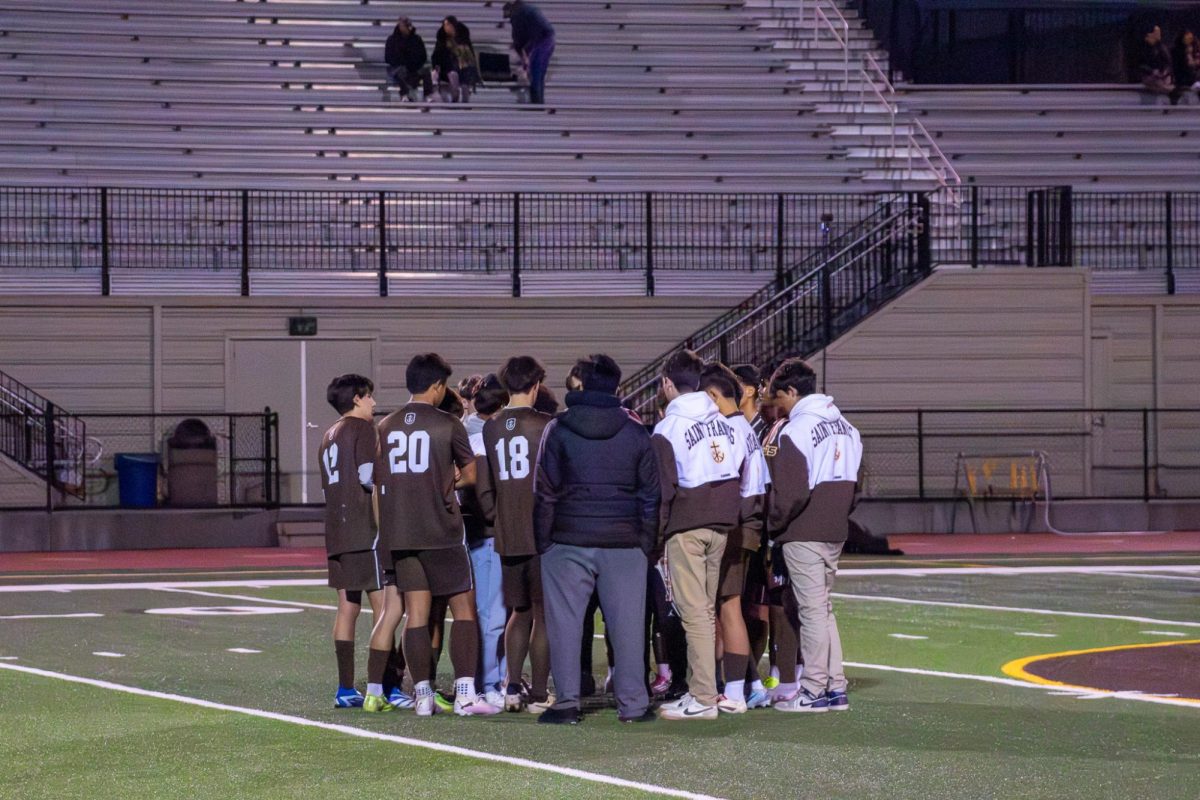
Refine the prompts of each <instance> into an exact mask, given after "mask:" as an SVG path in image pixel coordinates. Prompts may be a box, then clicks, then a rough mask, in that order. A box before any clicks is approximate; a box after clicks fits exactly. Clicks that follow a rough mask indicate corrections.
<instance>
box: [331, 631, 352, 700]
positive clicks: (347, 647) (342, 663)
mask: <svg viewBox="0 0 1200 800" xmlns="http://www.w3.org/2000/svg"><path fill="white" fill-rule="evenodd" d="M333 652H334V654H335V655H336V656H337V667H338V686H340V687H342V688H343V689H353V688H354V642H352V641H346V640H343V639H334V640H333Z"/></svg>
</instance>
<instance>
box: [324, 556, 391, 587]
mask: <svg viewBox="0 0 1200 800" xmlns="http://www.w3.org/2000/svg"><path fill="white" fill-rule="evenodd" d="M329 585H330V586H332V587H333V588H334V589H346V590H347V591H352V592H375V591H378V590H379V589H381V588H383V566H382V565H381V564H380V563H379V556H378V554H377V553H376V552H375V551H374V550H356V551H354V552H352V553H339V554H337V555H335V556H330V557H329Z"/></svg>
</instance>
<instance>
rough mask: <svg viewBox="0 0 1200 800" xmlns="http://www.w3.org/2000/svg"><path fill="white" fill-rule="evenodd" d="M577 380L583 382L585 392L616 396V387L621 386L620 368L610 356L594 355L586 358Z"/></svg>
mask: <svg viewBox="0 0 1200 800" xmlns="http://www.w3.org/2000/svg"><path fill="white" fill-rule="evenodd" d="M579 379H580V380H581V381H583V390H584V391H585V392H604V393H605V394H616V393H617V387H618V386H620V385H621V368H620V367H619V366H617V362H616V361H613V359H612V358H611V357H610V356H607V355H605V354H604V353H594V354H592V355H590V356H588V360H587V366H586V367H584V369H583V373H582V374H581V375H580V376H579Z"/></svg>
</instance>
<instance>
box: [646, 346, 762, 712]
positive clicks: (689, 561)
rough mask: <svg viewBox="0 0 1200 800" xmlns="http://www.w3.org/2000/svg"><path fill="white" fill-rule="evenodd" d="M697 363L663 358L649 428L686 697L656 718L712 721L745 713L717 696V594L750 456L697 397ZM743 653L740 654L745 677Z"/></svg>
mask: <svg viewBox="0 0 1200 800" xmlns="http://www.w3.org/2000/svg"><path fill="white" fill-rule="evenodd" d="M703 369H704V362H703V361H701V360H700V357H699V356H698V355H696V354H695V353H694V352H692V351H690V350H681V351H679V352H677V353H674V354H673V355H672V356H671V357H670V358H668V359H667V362H666V364H665V365H664V367H663V374H662V385H663V391H664V394H665V396H666V398H667V401H668V403H667V408H666V414H665V415H664V416H663V419H662V421H660V422H659V423H658V425H656V426H655V428H654V436H653V439H652V441H653V445H654V450H655V453H656V455H657V457H658V471H659V484H660V486H661V491H662V502H661V505H660V512H659V517H660V526H659V535H660V538H665V540H666V545H665V548H664V554H665V555H666V559H667V565H668V568H669V571H670V576H671V591H672V594H673V596H674V599H675V606H676V607H677V608H678V609H679V616H680V618H681V619H682V621H683V629H684V633H685V636H686V639H687V654H688V692H687V694H685V695H684V696H683V697H681V698H680V699H679V700H677V701H675V702H673V703H668V704H666V705H664V706H663V707H662V708H661V710H660V713H661V715H662V717H663V719H669V720H693V719H716V717H717V715H718V713H719V712H718V708H723V709H724V710H725V711H728V712H731V713H741V712H744V711H745V710H746V703H745V700H743V699H738V701H737V702H736V703H733V702H722V701H725V700H727V699H726V698H722V697H720V696H719V695H718V692H717V678H716V642H715V639H716V617H715V607H716V605H717V589H718V584H719V582H720V576H721V563H722V560H723V557H724V555H725V548H726V544H727V539H728V536H729V533H730V531H733V530H735V529H736V528H737V527H738V524H739V521H740V514H741V508H742V498H743V497H744V496H748V483H747V481H748V473H749V471H748V469H747V462H748V461H749V451H748V449H747V443H746V441H745V437H744V436H743V435H741V434H739V433H738V431H737V429H735V428H734V427H733V426H732V425H730V424H729V422H728V421H727V420H726V419H725V417H724V416H723V415H722V414H721V412H720V411H719V410H718V409H717V406H716V404H715V403H713V401H712V398H711V397H709V396H708V395H707V394H705V393H704V392H702V391H700V379H701V373H702V371H703ZM748 649H749V648H748V647H747V648H746V651H745V652H743V654H742V655H743V658H742V661H741V664H742V666H741V672H742V673H743V676H744V673H745V669H746V666H745V665H746V661H747V660H748V658H747V656H748Z"/></svg>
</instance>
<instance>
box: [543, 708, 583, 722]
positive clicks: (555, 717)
mask: <svg viewBox="0 0 1200 800" xmlns="http://www.w3.org/2000/svg"><path fill="white" fill-rule="evenodd" d="M582 718H583V717H582V715H580V713H579V709H578V708H548V709H546V710H545V711H543V712H542V714H541V716H540V717H538V719H537V721H538V722H539V723H541V724H542V725H578V724H579V721H580V720H581V719H582Z"/></svg>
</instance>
